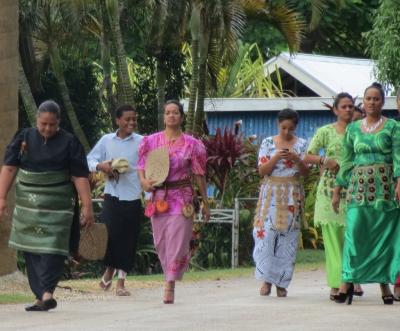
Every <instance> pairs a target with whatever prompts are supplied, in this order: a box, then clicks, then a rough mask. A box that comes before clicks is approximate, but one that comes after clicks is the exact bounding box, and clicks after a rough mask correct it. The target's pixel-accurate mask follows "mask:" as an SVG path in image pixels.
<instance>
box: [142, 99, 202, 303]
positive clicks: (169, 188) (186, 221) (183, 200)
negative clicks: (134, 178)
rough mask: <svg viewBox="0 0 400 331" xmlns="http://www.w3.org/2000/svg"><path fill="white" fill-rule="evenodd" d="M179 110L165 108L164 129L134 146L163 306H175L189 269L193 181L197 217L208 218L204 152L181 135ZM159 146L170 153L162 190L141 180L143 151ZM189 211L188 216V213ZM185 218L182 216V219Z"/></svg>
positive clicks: (179, 106) (177, 107)
mask: <svg viewBox="0 0 400 331" xmlns="http://www.w3.org/2000/svg"><path fill="white" fill-rule="evenodd" d="M183 119H184V112H183V106H182V104H180V103H179V102H178V101H174V100H171V101H167V102H166V103H165V104H164V123H165V130H164V131H161V132H157V133H155V134H152V135H150V136H147V137H144V138H143V140H142V141H141V143H140V146H139V162H138V173H139V178H140V181H141V184H142V187H143V190H144V191H146V192H152V199H151V202H150V203H149V204H148V205H147V207H146V212H145V213H146V215H147V216H149V217H151V224H152V227H153V238H154V245H155V247H156V251H157V254H158V257H159V259H160V262H161V266H162V269H163V272H164V275H165V288H164V303H174V289H175V281H176V280H181V279H182V276H183V273H184V272H185V271H186V270H187V269H188V266H189V259H190V240H191V237H192V228H193V218H194V213H193V214H192V215H190V210H191V209H193V202H194V201H193V192H194V189H193V187H192V178H194V179H195V181H196V183H197V186H198V188H199V191H200V194H201V197H202V201H203V204H202V215H203V217H204V219H205V220H208V219H209V218H210V211H209V207H208V204H207V195H206V181H205V176H204V175H205V171H206V159H207V155H206V151H205V148H204V145H203V144H202V142H201V141H199V140H197V139H195V138H193V137H192V136H189V135H187V134H184V133H183V132H182V130H181V125H182V122H183ZM160 147H167V148H168V152H169V162H170V167H169V173H168V177H167V179H166V181H165V182H164V183H163V185H162V186H161V187H154V186H153V184H154V181H151V180H148V179H146V178H145V176H144V167H145V164H146V158H147V156H148V153H149V152H151V151H152V150H154V149H157V148H160ZM188 211H189V212H188ZM184 214H185V215H186V216H185V215H184Z"/></svg>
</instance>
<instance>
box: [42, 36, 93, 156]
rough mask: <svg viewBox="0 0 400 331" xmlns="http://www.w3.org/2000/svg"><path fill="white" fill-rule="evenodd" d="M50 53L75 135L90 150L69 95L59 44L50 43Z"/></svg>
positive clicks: (87, 150)
mask: <svg viewBox="0 0 400 331" xmlns="http://www.w3.org/2000/svg"><path fill="white" fill-rule="evenodd" d="M49 55H50V63H51V67H52V69H53V72H54V75H55V77H56V79H57V83H58V88H59V89H60V95H61V99H62V101H63V105H64V108H65V111H66V112H67V116H68V118H69V121H70V123H71V126H72V130H73V131H74V134H75V136H76V137H77V138H78V139H79V141H80V142H81V144H82V146H83V148H84V149H85V152H86V153H89V151H90V145H89V142H88V140H87V138H86V135H85V133H84V132H83V130H82V127H81V125H80V123H79V121H78V118H77V117H76V114H75V110H74V106H73V105H72V101H71V98H70V96H69V90H68V87H67V83H66V82H65V77H64V72H63V70H62V66H61V63H62V62H61V57H60V53H59V51H58V48H57V45H56V44H55V43H52V44H49Z"/></svg>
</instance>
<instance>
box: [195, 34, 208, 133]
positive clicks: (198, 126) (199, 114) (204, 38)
mask: <svg viewBox="0 0 400 331" xmlns="http://www.w3.org/2000/svg"><path fill="white" fill-rule="evenodd" d="M201 30H202V32H201V35H200V61H199V62H200V64H199V83H198V91H197V106H196V113H195V117H194V124H193V132H194V134H195V135H196V136H197V137H200V136H201V135H203V133H204V132H203V122H204V99H205V97H206V81H207V57H208V45H209V42H210V33H209V31H207V30H206V29H201Z"/></svg>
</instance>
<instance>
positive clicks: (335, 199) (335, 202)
mask: <svg viewBox="0 0 400 331" xmlns="http://www.w3.org/2000/svg"><path fill="white" fill-rule="evenodd" d="M339 206H340V188H339V189H338V187H335V189H334V190H333V194H332V208H333V211H334V212H335V213H336V214H339Z"/></svg>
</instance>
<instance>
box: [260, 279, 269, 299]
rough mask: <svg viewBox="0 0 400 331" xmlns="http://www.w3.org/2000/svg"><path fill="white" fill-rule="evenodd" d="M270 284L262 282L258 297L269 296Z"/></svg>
mask: <svg viewBox="0 0 400 331" xmlns="http://www.w3.org/2000/svg"><path fill="white" fill-rule="evenodd" d="M271 287H272V284H271V283H267V282H264V284H263V285H262V286H261V288H260V295H263V296H268V295H270V294H271Z"/></svg>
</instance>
